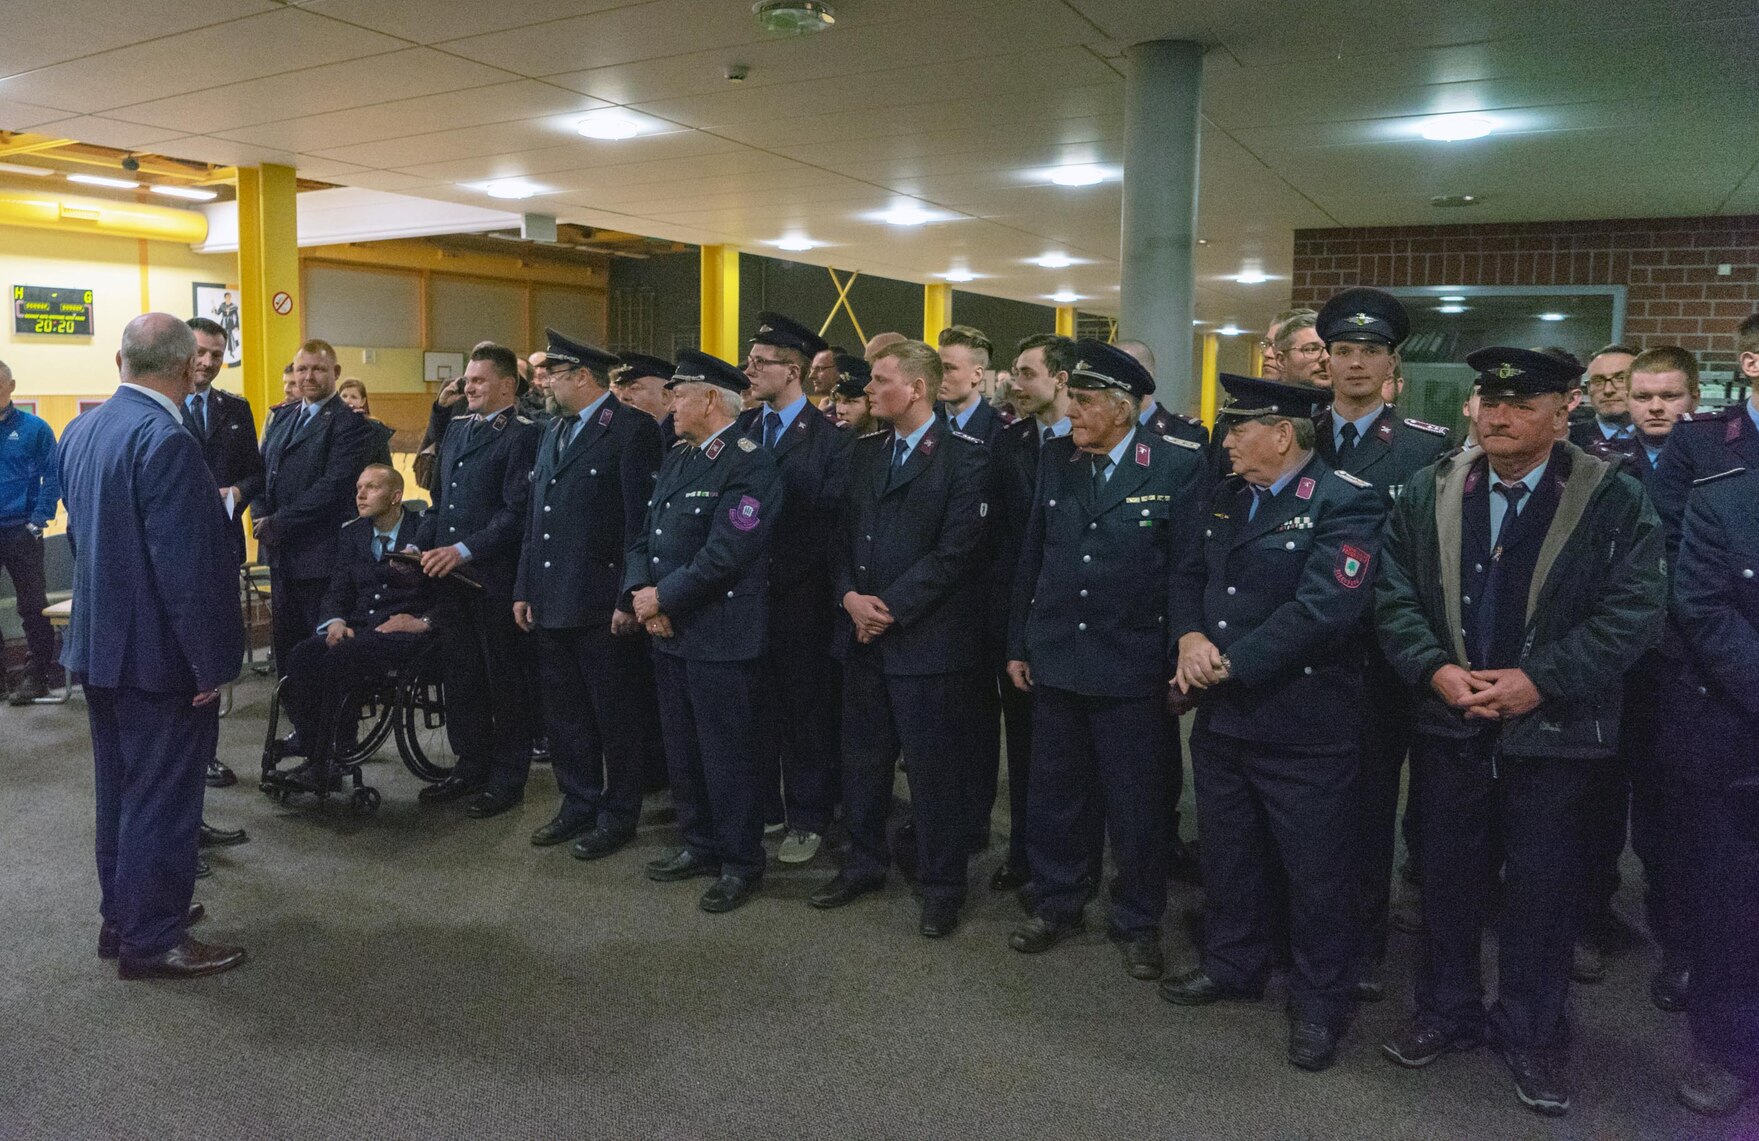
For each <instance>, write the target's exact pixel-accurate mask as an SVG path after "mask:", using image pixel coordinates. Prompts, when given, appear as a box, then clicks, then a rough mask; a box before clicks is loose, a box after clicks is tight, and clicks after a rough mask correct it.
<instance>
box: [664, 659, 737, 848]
mask: <svg viewBox="0 0 1759 1141" xmlns="http://www.w3.org/2000/svg"><path fill="white" fill-rule="evenodd" d="M653 663H654V677H655V678H656V679H657V680H658V682H659V693H660V723H661V725H662V726H663V727H664V729H665V733H666V763H667V767H668V768H669V770H670V773H669V776H670V780H671V784H672V804H673V807H675V808H676V809H677V811H678V827H679V828H680V829H681V830H682V831H683V833H684V846H685V847H686V848H689V849H690V851H691V853H692V854H693V855H695V856H697V857H698V858H700V859H705V860H713V861H715V862H717V863H719V864H720V865H721V871H722V872H723V873H725V874H727V875H733V876H741V877H743V878H745V879H748V880H758V879H761V878H763V868H764V852H763V796H762V794H761V793H760V792H759V791H758V787H757V739H758V737H757V732H758V730H757V716H756V710H757V698H758V687H759V678H760V675H761V667H760V666H759V665H758V663H757V662H756V661H755V660H754V661H749V662H693V661H689V660H687V659H685V658H680V657H678V656H677V655H676V654H668V653H665V652H663V651H659V650H656V651H655V652H654V655H653Z"/></svg>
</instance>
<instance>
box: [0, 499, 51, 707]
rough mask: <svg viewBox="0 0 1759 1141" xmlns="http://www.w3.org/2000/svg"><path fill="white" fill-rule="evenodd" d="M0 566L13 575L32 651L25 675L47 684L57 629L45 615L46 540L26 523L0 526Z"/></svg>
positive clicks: (0, 644) (2, 646)
mask: <svg viewBox="0 0 1759 1141" xmlns="http://www.w3.org/2000/svg"><path fill="white" fill-rule="evenodd" d="M0 569H3V570H5V571H6V573H7V574H9V575H11V576H12V592H13V594H15V595H17V597H18V621H19V623H20V624H21V625H23V626H24V644H25V648H26V649H28V650H29V651H30V657H29V658H28V659H26V661H25V664H24V672H25V676H26V677H33V678H36V679H37V680H38V681H41V682H43V683H44V684H47V683H48V680H49V665H50V663H52V662H53V661H54V660H55V631H54V630H53V629H51V628H50V626H49V620H48V619H47V618H45V617H43V608H44V607H45V606H48V605H49V598H48V595H47V594H46V593H45V590H44V582H43V540H41V539H39V538H38V537H37V536H35V535H33V534H31V533H30V532H29V531H27V530H25V529H24V528H23V527H4V528H0ZM5 648H6V643H5V641H4V640H0V651H4V650H5ZM3 657H4V655H3V654H0V658H3Z"/></svg>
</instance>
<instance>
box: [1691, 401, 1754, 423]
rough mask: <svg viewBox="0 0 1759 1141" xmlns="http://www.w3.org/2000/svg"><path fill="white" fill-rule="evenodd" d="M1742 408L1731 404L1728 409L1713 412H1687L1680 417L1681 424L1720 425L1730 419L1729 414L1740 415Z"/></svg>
mask: <svg viewBox="0 0 1759 1141" xmlns="http://www.w3.org/2000/svg"><path fill="white" fill-rule="evenodd" d="M1740 411H1741V407H1740V405H1738V404H1731V405H1729V406H1728V407H1727V408H1718V409H1715V410H1714V411H1711V412H1687V413H1684V414H1683V415H1681V416H1680V419H1679V422H1680V423H1681V424H1720V423H1722V422H1723V421H1725V420H1727V419H1729V413H1731V412H1733V413H1739V412H1740Z"/></svg>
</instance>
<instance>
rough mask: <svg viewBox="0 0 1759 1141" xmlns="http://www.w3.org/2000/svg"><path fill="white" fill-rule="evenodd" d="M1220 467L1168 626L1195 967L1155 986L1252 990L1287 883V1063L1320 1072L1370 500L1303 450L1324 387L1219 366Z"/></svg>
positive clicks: (1183, 990) (1331, 1010) (1265, 970)
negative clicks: (1173, 654)
mask: <svg viewBox="0 0 1759 1141" xmlns="http://www.w3.org/2000/svg"><path fill="white" fill-rule="evenodd" d="M1222 383H1223V385H1224V387H1226V388H1227V390H1228V393H1229V395H1230V396H1232V397H1233V398H1234V403H1233V404H1232V405H1230V406H1229V407H1228V408H1226V409H1224V410H1223V411H1224V413H1225V414H1226V416H1227V418H1228V424H1229V429H1228V434H1227V437H1226V446H1227V449H1228V452H1229V456H1230V458H1231V461H1232V464H1233V468H1234V474H1233V475H1232V476H1229V477H1228V478H1227V479H1225V480H1223V481H1222V483H1221V485H1220V487H1219V488H1218V489H1217V491H1216V493H1215V496H1214V498H1213V499H1212V500H1211V501H1210V503H1209V509H1208V512H1207V518H1206V519H1205V520H1204V532H1203V533H1204V544H1203V548H1204V551H1203V558H1202V560H1200V561H1197V562H1196V563H1195V565H1193V564H1191V563H1187V564H1185V566H1184V568H1183V570H1182V573H1181V574H1180V576H1179V582H1178V583H1177V584H1176V585H1175V594H1174V599H1175V601H1176V603H1177V606H1176V609H1175V611H1174V613H1173V614H1172V615H1171V616H1169V619H1168V621H1169V625H1170V626H1171V627H1172V631H1173V634H1174V636H1175V637H1177V639H1178V647H1179V667H1178V677H1177V681H1178V688H1179V689H1180V690H1181V691H1183V692H1187V693H1189V692H1200V693H1201V699H1200V702H1199V705H1198V709H1197V723H1196V725H1195V727H1194V728H1193V730H1192V733H1191V764H1192V778H1193V783H1194V786H1195V788H1196V793H1197V820H1198V831H1199V832H1200V833H1201V834H1202V837H1203V844H1202V850H1201V853H1200V856H1199V858H1200V860H1201V863H1202V865H1203V885H1204V895H1205V907H1204V930H1203V942H1204V945H1203V952H1202V962H1201V966H1199V967H1198V968H1197V969H1196V970H1192V971H1189V972H1187V973H1185V974H1183V975H1181V976H1179V977H1177V978H1172V979H1167V980H1164V981H1163V982H1162V983H1161V997H1163V998H1165V999H1166V1000H1167V1001H1168V1002H1173V1003H1178V1004H1181V1005H1190V1006H1195V1005H1202V1004H1206V1003H1210V1002H1215V1001H1217V1000H1220V999H1230V998H1232V999H1242V998H1244V999H1256V998H1257V997H1258V996H1259V995H1261V994H1262V993H1263V990H1264V984H1265V980H1266V979H1267V977H1268V976H1269V974H1270V969H1271V963H1272V958H1273V940H1272V928H1273V924H1274V918H1275V909H1276V901H1275V895H1276V887H1275V885H1276V872H1277V869H1278V868H1279V867H1280V869H1281V870H1282V871H1283V872H1284V873H1285V874H1286V876H1287V881H1288V888H1287V890H1288V910H1289V938H1290V944H1291V948H1292V951H1293V958H1294V963H1293V968H1292V970H1291V973H1290V976H1289V991H1290V994H1289V1017H1290V1033H1289V1046H1288V1058H1289V1061H1290V1062H1292V1063H1293V1064H1294V1065H1297V1066H1300V1067H1302V1068H1304V1069H1309V1070H1321V1069H1324V1068H1326V1067H1327V1066H1329V1065H1330V1064H1331V1062H1332V1059H1333V1057H1334V1055H1335V1053H1336V1050H1337V1042H1338V1037H1339V1035H1340V1034H1341V1033H1342V1032H1343V1029H1344V1027H1345V1025H1346V1024H1347V1022H1348V1019H1349V1015H1350V1011H1351V990H1352V985H1353V983H1354V979H1355V961H1356V956H1357V949H1358V947H1359V945H1360V937H1359V935H1358V928H1359V923H1358V916H1359V912H1358V909H1357V904H1356V898H1357V894H1358V888H1359V881H1360V874H1359V873H1358V871H1357V866H1356V849H1357V834H1356V819H1357V814H1356V776H1357V757H1358V752H1359V750H1360V746H1361V740H1360V737H1361V721H1362V705H1363V693H1362V652H1361V626H1362V621H1363V616H1364V615H1365V614H1366V613H1367V608H1368V603H1369V599H1370V596H1371V594H1372V590H1371V583H1372V581H1373V576H1374V564H1375V560H1376V557H1377V552H1378V550H1379V547H1380V530H1381V522H1382V519H1383V517H1384V514H1385V512H1384V509H1383V508H1382V506H1381V501H1380V497H1379V496H1378V495H1377V494H1375V492H1374V489H1373V488H1372V487H1371V486H1370V485H1369V484H1368V483H1367V482H1366V481H1364V480H1361V479H1358V478H1357V477H1355V476H1353V475H1348V474H1344V473H1341V472H1334V471H1333V470H1332V469H1331V468H1330V467H1328V466H1327V465H1326V462H1325V461H1324V460H1322V459H1320V458H1319V457H1318V456H1317V455H1315V454H1314V453H1313V450H1312V448H1313V430H1314V429H1313V414H1314V410H1315V408H1316V407H1317V406H1320V405H1323V404H1324V403H1325V402H1326V401H1328V400H1330V399H1331V393H1330V392H1328V391H1326V390H1324V389H1318V388H1311V387H1307V386H1298V385H1288V384H1281V383H1278V382H1275V381H1266V380H1256V379H1253V378H1250V377H1237V376H1228V375H1224V376H1223V377H1222Z"/></svg>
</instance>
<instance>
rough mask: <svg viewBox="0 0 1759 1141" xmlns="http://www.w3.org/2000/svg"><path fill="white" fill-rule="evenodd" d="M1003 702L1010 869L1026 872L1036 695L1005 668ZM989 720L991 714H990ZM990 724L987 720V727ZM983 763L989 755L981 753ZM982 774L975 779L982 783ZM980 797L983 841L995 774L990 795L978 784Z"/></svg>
mask: <svg viewBox="0 0 1759 1141" xmlns="http://www.w3.org/2000/svg"><path fill="white" fill-rule="evenodd" d="M996 684H997V686H998V687H999V692H1000V693H1001V701H1002V729H1003V731H1004V732H1005V733H1006V734H1007V738H1008V866H1009V867H1011V868H1014V869H1015V870H1017V871H1026V870H1027V868H1028V867H1029V866H1030V864H1031V862H1030V860H1028V858H1027V855H1026V836H1027V832H1028V831H1029V828H1030V825H1029V823H1028V820H1029V816H1030V811H1031V810H1030V809H1029V808H1028V806H1027V800H1026V796H1027V790H1028V789H1030V788H1031V787H1032V739H1033V731H1032V730H1033V720H1034V718H1035V716H1036V714H1034V712H1033V695H1032V694H1030V693H1027V692H1025V691H1023V690H1021V689H1020V688H1019V687H1018V686H1016V685H1015V684H1014V682H1013V679H1011V678H1009V677H1008V675H1007V673H1006V671H1005V669H1004V672H1003V673H1002V674H1001V676H1000V677H999V678H998V679H997V681H996ZM986 717H987V714H986ZM987 723H988V722H987V721H986V724H987ZM977 756H978V758H979V760H980V762H981V761H982V758H983V757H984V756H985V754H984V753H983V752H982V750H981V749H980V750H978V753H977ZM980 779H981V774H979V776H978V777H976V778H974V781H977V782H980ZM974 788H975V790H976V796H975V798H974V799H973V803H972V814H973V817H974V819H973V821H972V825H973V831H974V832H976V833H977V835H978V836H980V837H981V838H982V839H983V840H985V841H987V840H988V839H989V820H990V813H991V812H992V811H993V809H994V805H995V799H996V788H995V778H994V774H993V771H992V772H991V777H990V781H989V784H988V795H987V796H985V795H984V793H985V788H984V786H983V785H982V784H981V783H974Z"/></svg>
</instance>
